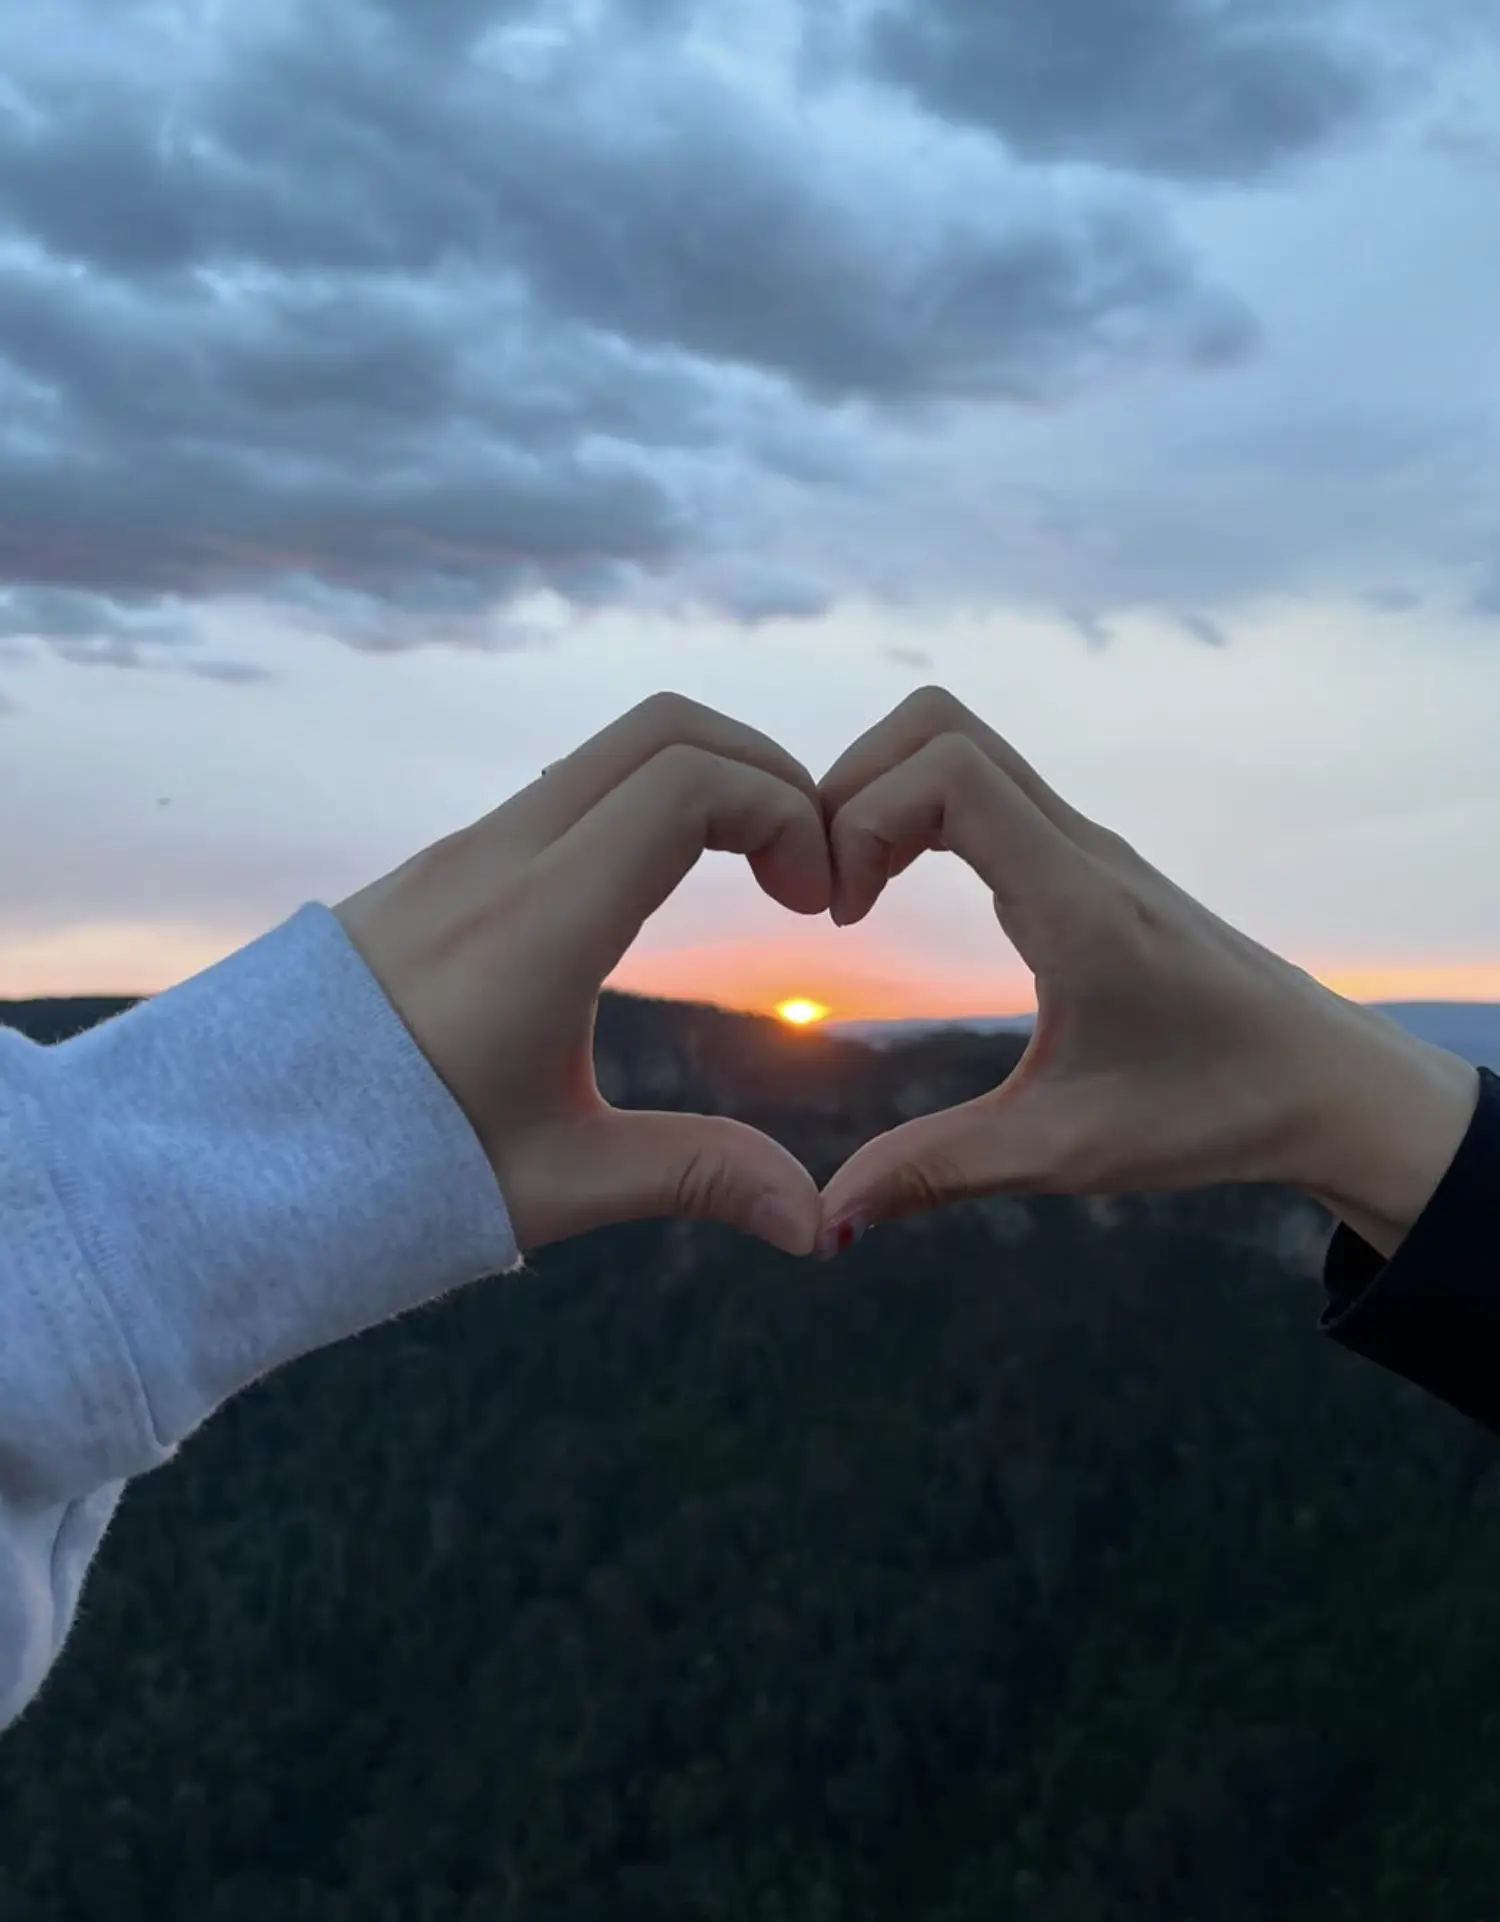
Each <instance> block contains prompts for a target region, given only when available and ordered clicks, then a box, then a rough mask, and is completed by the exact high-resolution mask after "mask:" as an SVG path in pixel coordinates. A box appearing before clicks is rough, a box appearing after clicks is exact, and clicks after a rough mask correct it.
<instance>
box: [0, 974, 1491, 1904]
mask: <svg viewBox="0 0 1500 1922" xmlns="http://www.w3.org/2000/svg"><path fill="white" fill-rule="evenodd" d="M94 1005H95V1007H96V1008H103V1009H105V1010H106V1011H108V1010H110V1009H111V1008H115V1007H118V1006H119V1005H120V1004H109V1003H99V1004H94ZM0 1018H9V1019H12V1020H15V1021H16V1022H17V1025H21V1026H24V1027H27V1028H28V1030H29V1031H32V1032H42V1031H43V1030H45V1032H47V1033H49V1034H55V1033H60V1032H66V1031H68V1029H69V1027H70V1026H71V1025H72V1024H73V1022H74V1017H73V1016H71V1015H69V1013H68V1011H67V1006H66V1004H56V1003H54V1004H46V1005H45V1006H44V1007H43V1008H42V1010H41V1013H40V1014H39V1015H33V1014H32V1013H31V1012H29V1011H28V1009H27V1008H26V1007H24V1006H23V1007H22V1008H21V1009H20V1010H19V1011H18V1010H16V1009H15V1008H14V1007H12V1008H10V1009H7V1010H4V1011H3V1016H0ZM1018 1045H1019V1044H1018V1042H1017V1040H1016V1038H1015V1037H1013V1036H1012V1037H1006V1036H999V1037H994V1038H981V1037H974V1036H964V1035H962V1034H956V1035H955V1034H940V1035H937V1036H932V1037H928V1038H926V1039H924V1040H922V1041H920V1042H918V1043H916V1044H913V1045H911V1046H904V1047H896V1048H892V1049H890V1050H884V1051H882V1050H876V1049H871V1048H865V1047H861V1046H859V1045H857V1044H855V1043H852V1042H848V1041H843V1042H840V1041H839V1040H837V1039H835V1038H834V1037H830V1036H826V1035H803V1034H791V1033H788V1032H787V1031H786V1030H784V1029H782V1028H780V1027H779V1026H777V1025H776V1024H772V1023H767V1022H760V1021H753V1020H750V1019H748V1018H745V1017H740V1016H733V1015H725V1014H721V1013H718V1012H716V1011H714V1010H711V1009H698V1008H684V1007H679V1006H675V1005H672V1004H661V1003H650V1002H642V1001H637V1000H633V999H630V998H624V997H612V998H609V999H607V1000H606V1002H605V1004H604V1006H603V1008H602V1010H601V1017H600V1024H599V1057H600V1075H601V1081H602V1083H603V1085H604V1086H605V1088H606V1090H607V1091H608V1092H609V1093H611V1095H612V1096H613V1097H614V1098H616V1099H619V1100H621V1101H628V1102H633V1103H636V1104H640V1105H651V1106H672V1105H687V1104H688V1103H691V1104H693V1105H697V1106H704V1107H710V1108H717V1109H719V1110H721V1111H724V1112H731V1113H739V1114H743V1115H744V1116H746V1117H747V1118H749V1119H753V1120H756V1121H757V1122H759V1123H760V1124H761V1125H765V1126H768V1127H770V1128H771V1129H772V1131H773V1132H775V1133H776V1134H777V1135H778V1136H779V1138H780V1139H782V1140H784V1141H785V1142H786V1143H787V1145H788V1146H789V1147H791V1148H792V1149H793V1151H794V1152H798V1153H800V1154H802V1155H803V1156H804V1158H805V1159H806V1160H807V1162H808V1165H809V1166H811V1167H813V1169H814V1172H815V1173H826V1172H828V1170H829V1169H830V1168H831V1167H832V1166H833V1165H834V1164H835V1163H836V1161H837V1160H838V1159H839V1158H841V1157H842V1155H843V1154H844V1153H846V1152H847V1151H848V1148H849V1147H850V1146H852V1145H853V1144H854V1143H855V1142H857V1141H859V1140H861V1139H864V1138H866V1137H867V1136H868V1135H869V1134H870V1133H872V1132H874V1131H875V1130H876V1129H877V1128H879V1127H884V1126H887V1125H889V1124H890V1122H891V1121H892V1120H894V1119H899V1118H901V1117H902V1116H904V1115H906V1114H909V1113H916V1112H920V1111H922V1110H923V1109H924V1108H928V1107H932V1106H935V1105H938V1104H939V1103H940V1102H946V1101H948V1100H952V1099H962V1098H966V1096H967V1094H969V1093H972V1092H974V1091H976V1090H977V1089H978V1088H979V1087H982V1086H984V1085H986V1084H987V1082H989V1081H991V1080H993V1079H994V1078H995V1077H996V1076H997V1075H1000V1074H1003V1073H1004V1072H1006V1071H1007V1069H1008V1067H1009V1066H1010V1065H1011V1064H1012V1063H1013V1061H1014V1059H1015V1058H1016V1053H1017V1050H1018ZM1327 1230H1328V1223H1327V1221H1326V1219H1325V1218H1324V1217H1323V1216H1322V1215H1321V1214H1320V1213H1319V1211H1318V1210H1316V1209H1314V1208H1312V1207H1311V1206H1310V1204H1307V1203H1305V1202H1302V1201H1301V1200H1299V1199H1298V1198H1296V1197H1293V1196H1290V1195H1286V1194H1282V1193H1279V1192H1277V1191H1274V1190H1240V1191H1228V1192H1226V1191H1215V1192H1212V1193H1209V1194H1206V1195H1202V1196H1196V1197H1185V1198H1182V1199H1180V1200H1154V1201H1150V1200H1143V1199H1139V1198H1127V1199H1125V1200H1122V1201H1118V1202H1108V1203H1100V1202H1088V1201H1078V1202H1073V1201H1064V1200H1049V1201H1040V1202H1034V1203H1032V1202H1023V1201H1017V1200H1012V1199H1001V1200H996V1201H991V1202H986V1203H980V1204H975V1205H973V1206H969V1207H965V1208H959V1209H954V1210H951V1211H949V1212H948V1213H946V1214H944V1215H941V1216H935V1217H932V1218H930V1219H927V1220H923V1221H919V1222H914V1223H911V1224H907V1225H904V1226H902V1227H899V1228H894V1227H893V1228H885V1229H882V1230H879V1231H877V1232H876V1233H875V1234H872V1235H871V1236H870V1237H869V1238H868V1239H867V1241H865V1242H864V1243H863V1244H861V1246H860V1247H859V1248H858V1249H857V1250H856V1251H855V1252H854V1253H853V1254H852V1255H850V1256H848V1257H846V1258H845V1259H844V1260H843V1261H841V1262H839V1263H836V1264H833V1265H832V1266H829V1267H826V1268H825V1267H821V1266H818V1265H815V1264H808V1263H800V1262H793V1261H788V1260H784V1259H783V1258H781V1257H779V1256H777V1255H776V1254H775V1253H774V1252H773V1251H771V1250H769V1249H764V1248H762V1247H760V1246H759V1245H758V1244H755V1243H752V1242H748V1241H743V1240H740V1239H739V1238H737V1237H734V1236H732V1235H730V1234H728V1233H726V1232H722V1231H718V1230H713V1229H705V1228H700V1227H697V1226H693V1225H689V1224H664V1223H656V1224H639V1225H636V1226H632V1227H629V1228H623V1229H618V1230H612V1231H610V1232H608V1233H604V1234H599V1235H595V1236H591V1237H588V1238H586V1239H583V1240H580V1241H578V1242H574V1243H569V1244H566V1245H564V1246H561V1247H558V1248H552V1249H546V1250H543V1251H542V1252H541V1253H540V1254H539V1255H538V1256H536V1257H535V1259H534V1264H533V1266H534V1272H530V1273H527V1274H524V1275H522V1276H519V1277H515V1278H511V1279H506V1280H503V1281H501V1280H497V1281H494V1282H491V1283H488V1284H484V1285H482V1286H480V1287H478V1288H476V1289H473V1290H470V1291H467V1292H466V1293H464V1294H462V1295H460V1296H458V1297H455V1298H452V1299H450V1300H448V1301H445V1302H443V1303H441V1304H438V1305H436V1306H434V1307H432V1308H430V1309H428V1310H425V1311H423V1312H421V1313H420V1314H417V1315H413V1316H409V1317H407V1318H405V1319H404V1320H402V1321H400V1322H397V1323H395V1324H392V1325H389V1326H387V1327H384V1328H381V1329H378V1330H376V1331H374V1332H372V1333H371V1334H370V1335H368V1336H366V1337H364V1338H362V1339H361V1340H359V1341H357V1342H353V1343H347V1344H344V1345H343V1346H341V1347H339V1348H336V1349H333V1350H329V1351H327V1352H325V1353H322V1354H319V1355H315V1356H311V1357H308V1358H307V1359H305V1360H304V1361H302V1362H300V1363H298V1364H297V1365H296V1366H295V1367H292V1368H290V1369H287V1370H285V1371H283V1372H282V1373H281V1374H280V1375H278V1376H276V1377H275V1378H274V1379H272V1380H271V1381H269V1382H267V1383H265V1384H262V1385H261V1386H260V1387H258V1388H256V1389H254V1390H252V1391H251V1392H250V1393H248V1394H246V1395H244V1396H242V1397H240V1398H239V1399H238V1400H237V1401H236V1402H235V1403H234V1404H232V1405H231V1407H229V1408H228V1409H227V1410H225V1411H224V1412H223V1413H222V1414H221V1415H220V1416H218V1417H217V1418H216V1419H215V1420H214V1421H213V1422H212V1423H210V1424H209V1426H208V1428H207V1429H206V1430H205V1431H204V1433H203V1434H202V1435H201V1436H198V1437H196V1438H194V1440H192V1441H191V1442H190V1443H189V1444H188V1445H187V1446H186V1448H185V1449H184V1450H183V1451H182V1454H181V1455H180V1457H179V1458H178V1459H177V1460H176V1461H175V1462H173V1463H172V1464H171V1465H169V1466H168V1467H167V1468H165V1469H163V1470H161V1471H160V1472H158V1473H157V1474H155V1475H152V1476H149V1477H147V1478H145V1479H144V1480H143V1481H142V1482H140V1483H139V1484H138V1485H137V1486H136V1487H135V1488H134V1489H133V1490H132V1491H130V1493H129V1494H128V1495H127V1498H126V1501H125V1504H124V1506H123V1509H122V1512H121V1515H120V1518H119V1520H118V1522H117V1524H116V1526H115V1529H114V1530H113V1532H112V1535H111V1538H110V1539H109V1541H108V1542H107V1544H106V1547H105V1551H104V1554H103V1557H102V1559H101V1562H100V1564H99V1567H98V1569H97V1571H96V1574H95V1576H94V1578H93V1581H92V1584H91V1587H90V1591H89V1596H88V1603H87V1607H86V1610H85V1614H84V1619H83V1621H82V1623H81V1625H80V1627H79V1629H78V1631H77V1634H76V1637H75V1640H74V1643H73V1646H72V1648H71V1649H70V1651H69V1655H68V1657H67V1659H66V1660H65V1662H64V1663H63V1665H62V1666H61V1668H60V1669H59V1670H58V1672H57V1674H56V1675H55V1677H54V1678H53V1680H52V1682H51V1683H50V1684H49V1686H48V1689H47V1691H46V1693H45V1694H44V1697H43V1699H42V1701H41V1702H40V1703H39V1704H38V1705H37V1707H36V1708H35V1709H34V1710H33V1712H32V1713H31V1714H30V1715H28V1716H27V1717H26V1718H25V1720H24V1721H23V1722H22V1724H21V1725H20V1727H19V1728H18V1729H16V1730H15V1731H13V1732H12V1733H11V1734H10V1735H8V1736H7V1737H6V1738H4V1740H0V1917H3V1918H4V1922H74V1919H75V1918H76V1919H77V1922H95V1919H96V1918H98V1919H100V1922H147V1918H149V1922H178V1919H179V1918H181V1922H252V1918H253V1922H263V1918H269V1917H276V1918H278V1919H279V1918H283V1917H284V1918H287V1922H356V1918H357V1922H366V1918H369V1919H370V1922H409V1919H410V1922H543V1918H545V1922H678V1919H679V1918H681V1919H682V1922H688V1919H689V1918H691V1919H692V1922H699V1919H700V1918H701V1922H997V1919H998V1922H1004V1919H1005V1918H1010V1917H1017V1918H1025V1919H1027V1922H1188V1919H1189V1918H1196V1919H1197V1922H1262V1918H1264V1919H1265V1922H1271V1919H1272V1918H1274V1919H1275V1922H1312V1919H1313V1918H1317V1922H1330V1919H1331V1922H1355V1918H1358V1922H1407V1918H1411V1919H1412V1922H1415V1919H1416V1918H1421V1922H1480V1918H1481V1917H1483V1916H1484V1915H1485V1914H1487V1913H1490V1914H1493V1913H1496V1912H1497V1911H1500V1901H1497V1897H1500V1777H1497V1775H1496V1772H1495V1770H1494V1766H1493V1756H1494V1754H1495V1752H1496V1744H1497V1739H1500V1635H1497V1633H1496V1629H1495V1613H1496V1596H1497V1595H1500V1451H1497V1449H1496V1447H1495V1444H1494V1443H1493V1441H1492V1440H1491V1439H1490V1438H1489V1437H1488V1436H1486V1435H1484V1434H1483V1433H1481V1432H1480V1431H1479V1430H1477V1429H1475V1428H1474V1427H1472V1426H1471V1425H1470V1424H1468V1423H1466V1422H1464V1421H1463V1420H1462V1419H1460V1418H1459V1417H1458V1416H1456V1415H1454V1414H1453V1413H1451V1411H1448V1410H1445V1409H1443V1408H1441V1407H1439V1406H1438V1405H1437V1404H1435V1403H1433V1402H1431V1401H1429V1400H1427V1399H1426V1398H1424V1397H1423V1396H1422V1395H1420V1394H1419V1393H1418V1392H1416V1391H1415V1390H1413V1389H1410V1388H1408V1387H1407V1386H1405V1385H1404V1384H1401V1383H1399V1382H1396V1381H1393V1380H1391V1379H1390V1378H1388V1377H1386V1376H1384V1375H1383V1374H1381V1373H1380V1372H1379V1371H1378V1370H1376V1369H1374V1368H1372V1367H1370V1366H1368V1365H1366V1364H1363V1363H1361V1362H1359V1361H1357V1360H1355V1359H1354V1358H1353V1357H1351V1356H1349V1355H1347V1354H1345V1353H1343V1352H1342V1351H1341V1350H1339V1349H1338V1348H1336V1347H1335V1346H1333V1345H1332V1344H1330V1343H1327V1342H1325V1341H1323V1340H1321V1339H1320V1338H1319V1337H1318V1336H1317V1335H1316V1333H1315V1332H1314V1330H1315V1323H1316V1318H1317V1314H1318V1310H1319V1307H1320V1301H1321V1297H1320V1292H1319V1290H1318V1288H1317V1286H1316V1284H1315V1282H1314V1280H1313V1279H1312V1275H1313V1273H1314V1272H1315V1271H1316V1267H1317V1264H1318V1259H1319V1255H1320V1252H1321V1248H1322V1245H1323V1241H1324V1240H1325V1238H1326V1234H1327Z"/></svg>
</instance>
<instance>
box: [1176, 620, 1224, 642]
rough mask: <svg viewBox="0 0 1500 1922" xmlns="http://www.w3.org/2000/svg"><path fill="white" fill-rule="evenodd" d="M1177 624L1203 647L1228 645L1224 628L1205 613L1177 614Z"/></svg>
mask: <svg viewBox="0 0 1500 1922" xmlns="http://www.w3.org/2000/svg"><path fill="white" fill-rule="evenodd" d="M1177 625H1178V626H1179V627H1180V628H1181V629H1182V631H1183V633H1184V634H1190V635H1191V636H1192V638H1193V639H1194V640H1195V641H1199V642H1201V643H1202V645H1203V646H1204V647H1227V646H1228V645H1229V636H1228V635H1227V634H1226V633H1225V632H1224V629H1223V628H1222V627H1221V626H1220V625H1219V623H1218V622H1217V621H1216V620H1213V619H1211V618H1210V617H1209V616H1208V615H1207V614H1192V613H1188V614H1179V615H1178V616H1177Z"/></svg>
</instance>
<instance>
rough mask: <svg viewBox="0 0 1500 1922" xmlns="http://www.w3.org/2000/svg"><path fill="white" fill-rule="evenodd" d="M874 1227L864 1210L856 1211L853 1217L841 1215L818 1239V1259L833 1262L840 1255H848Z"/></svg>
mask: <svg viewBox="0 0 1500 1922" xmlns="http://www.w3.org/2000/svg"><path fill="white" fill-rule="evenodd" d="M872 1225H873V1224H872V1223H871V1220H870V1217H869V1216H868V1215H867V1214H866V1213H865V1212H864V1211H863V1210H862V1209H856V1211H855V1212H854V1213H853V1214H852V1215H841V1216H840V1217H839V1219H838V1220H837V1221H830V1222H829V1224H828V1226H827V1227H826V1228H825V1229H824V1230H823V1232H822V1234H821V1235H819V1237H818V1259H819V1260H820V1261H832V1260H834V1258H835V1257H836V1256H838V1255H845V1254H847V1253H848V1252H849V1250H850V1249H851V1248H852V1247H853V1246H854V1244H855V1242H856V1241H858V1240H859V1238H860V1236H861V1235H863V1234H866V1233H868V1231H869V1229H870V1228H871V1226H872Z"/></svg>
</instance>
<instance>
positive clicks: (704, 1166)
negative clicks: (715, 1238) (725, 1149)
mask: <svg viewBox="0 0 1500 1922" xmlns="http://www.w3.org/2000/svg"><path fill="white" fill-rule="evenodd" d="M729 1185H730V1184H729V1173H728V1170H727V1168H726V1167H725V1165H724V1162H723V1160H722V1158H721V1157H720V1156H719V1155H716V1154H713V1153H710V1152H709V1150H708V1149H706V1148H695V1149H694V1151H693V1152H692V1154H691V1155H689V1157H688V1159H687V1160H686V1162H684V1164H683V1166H682V1171H681V1173H680V1174H679V1175H678V1177H677V1191H676V1195H675V1206H676V1213H677V1215H678V1216H679V1218H680V1219H683V1220H687V1221H712V1220H716V1219H717V1218H718V1217H719V1215H720V1214H722V1212H723V1210H724V1206H725V1203H726V1200H727V1198H728V1189H729Z"/></svg>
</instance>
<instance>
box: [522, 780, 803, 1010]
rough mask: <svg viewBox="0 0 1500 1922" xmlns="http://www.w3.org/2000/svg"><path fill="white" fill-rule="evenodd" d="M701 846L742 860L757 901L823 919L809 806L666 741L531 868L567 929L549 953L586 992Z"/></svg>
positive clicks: (794, 792) (796, 794)
mask: <svg viewBox="0 0 1500 1922" xmlns="http://www.w3.org/2000/svg"><path fill="white" fill-rule="evenodd" d="M710 850H718V851H720V852H724V853H729V854H743V855H746V856H748V857H749V860H750V865H751V867H752V868H753V869H754V870H755V876H756V879H757V880H758V881H759V882H760V884H761V886H762V887H763V888H764V889H765V891H766V892H767V894H769V895H770V896H771V897H772V899H773V900H776V901H779V902H780V903H781V905H782V906H783V907H786V908H789V909H791V911H792V912H793V913H794V914H825V913H826V912H827V910H828V906H829V903H830V901H831V899H832V893H833V878H832V870H831V864H830V861H829V854H828V837H827V834H826V832H825V830H824V826H823V817H822V813H821V811H820V809H819V807H818V804H817V802H816V800H815V799H813V798H812V797H811V796H809V795H808V794H806V793H804V792H803V791H802V789H801V788H800V787H795V786H793V785H792V783H791V782H789V781H785V780H783V779H781V777H780V776H779V775H776V774H770V773H768V772H767V771H766V770H765V769H764V768H762V767H752V766H749V765H747V764H746V763H745V762H743V761H738V760H734V759H731V758H729V757H727V756H723V755H717V754H711V753H709V752H707V751H706V750H704V749H702V748H698V747H689V746H683V745H681V744H675V745H673V746H671V747H668V748H665V749H664V750H663V751H662V752H661V753H660V754H657V755H655V756H654V757H653V758H652V759H651V760H650V761H648V762H647V763H646V765H645V766H644V767H640V768H637V769H636V770H635V772H634V773H632V774H630V775H629V776H628V777H627V778H626V779H625V780H624V781H622V782H621V783H620V785H619V786H618V787H617V788H615V789H614V790H613V791H612V792H611V793H609V794H607V795H605V797H604V798H603V799H602V800H601V801H600V802H599V803H598V805H597V806H596V807H594V808H591V809H590V810H589V812H588V813H587V814H586V815H585V816H584V817H583V819H582V820H581V821H578V822H577V823H576V824H575V825H574V826H573V827H572V828H570V829H569V831H568V832H567V833H566V834H565V835H563V836H562V837H561V839H560V840H558V841H556V842H554V843H553V845H552V846H551V847H550V848H548V849H547V850H546V852H545V853H544V854H543V855H542V856H541V857H540V859H539V860H537V861H536V862H535V863H534V864H533V866H532V868H531V870H530V873H531V877H532V879H533V880H534V882H535V884H536V886H537V888H538V890H539V892H540V894H541V897H542V900H543V903H544V912H546V913H547V914H548V917H549V919H550V918H551V916H552V915H554V914H555V915H556V916H558V917H560V918H563V919H565V921H566V924H567V925H566V931H565V933H564V935H563V937H562V938H561V939H560V940H557V941H555V942H553V943H552V944H551V951H552V952H554V953H556V954H557V955H559V956H562V955H566V956H567V957H568V960H569V962H570V963H576V965H577V966H578V967H580V968H581V969H582V970H583V971H584V972H585V973H586V974H587V976H588V978H589V980H590V982H591V983H592V984H593V985H594V986H595V987H597V986H598V984H599V983H600V982H602V981H603V980H604V978H605V976H606V975H608V974H609V973H611V972H612V971H613V969H614V968H615V967H616V966H617V965H618V964H619V962H620V961H621V960H622V959H623V958H624V955H625V951H626V950H627V949H628V948H629V946H630V945H631V943H632V942H633V941H634V940H635V938H636V936H637V934H639V932H640V930H641V926H642V924H643V923H644V922H645V921H646V920H647V918H648V917H649V916H650V915H652V914H654V913H655V911H656V910H657V909H658V908H659V907H661V906H662V904H663V903H664V902H665V901H666V900H667V898H668V896H669V895H671V894H672V893H673V891H674V890H675V889H676V888H677V887H678V885H679V884H680V883H681V882H682V881H683V880H684V879H685V878H686V876H687V875H688V874H689V873H690V872H691V871H692V869H693V868H694V867H695V866H696V865H697V863H698V861H699V859H700V858H701V857H702V856H703V855H704V854H705V853H707V852H709V851H710Z"/></svg>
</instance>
